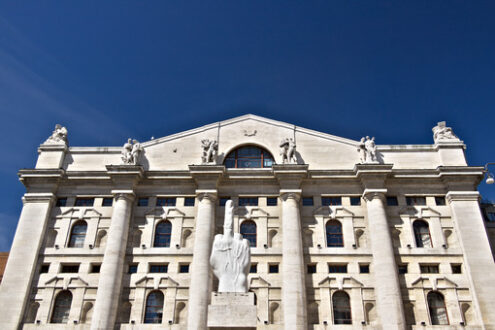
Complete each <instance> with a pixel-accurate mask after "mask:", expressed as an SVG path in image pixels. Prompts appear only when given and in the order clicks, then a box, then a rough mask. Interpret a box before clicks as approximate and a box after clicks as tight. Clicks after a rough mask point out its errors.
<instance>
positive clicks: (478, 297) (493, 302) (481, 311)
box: [447, 191, 495, 329]
mask: <svg viewBox="0 0 495 330" xmlns="http://www.w3.org/2000/svg"><path fill="white" fill-rule="evenodd" d="M447 201H448V202H449V204H450V208H451V210H452V217H453V220H454V221H453V222H454V226H455V231H456V234H457V237H458V240H459V245H460V246H461V249H462V252H463V254H464V269H465V271H466V274H467V276H468V278H469V282H470V287H471V296H472V297H473V303H474V307H475V311H476V314H477V318H478V321H479V322H480V323H481V324H483V325H484V327H483V328H484V329H494V328H495V313H493V306H495V294H494V292H495V283H494V281H493V274H495V264H494V263H493V257H492V254H491V250H490V243H489V241H488V238H487V235H486V229H485V226H484V223H483V216H482V213H481V210H480V207H479V202H478V201H479V193H478V192H477V191H450V192H449V193H448V194H447Z"/></svg>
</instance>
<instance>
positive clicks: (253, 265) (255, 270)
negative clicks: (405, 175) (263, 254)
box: [249, 264, 258, 274]
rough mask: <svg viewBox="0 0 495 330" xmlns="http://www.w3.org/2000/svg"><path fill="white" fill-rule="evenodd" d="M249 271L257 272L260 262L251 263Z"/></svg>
mask: <svg viewBox="0 0 495 330" xmlns="http://www.w3.org/2000/svg"><path fill="white" fill-rule="evenodd" d="M249 272H250V273H251V274H256V273H257V272H258V264H251V268H249Z"/></svg>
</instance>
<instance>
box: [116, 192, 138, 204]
mask: <svg viewBox="0 0 495 330" xmlns="http://www.w3.org/2000/svg"><path fill="white" fill-rule="evenodd" d="M112 195H113V198H115V200H116V201H118V200H119V199H126V200H128V201H129V202H133V201H134V198H136V194H135V193H134V191H132V190H112Z"/></svg>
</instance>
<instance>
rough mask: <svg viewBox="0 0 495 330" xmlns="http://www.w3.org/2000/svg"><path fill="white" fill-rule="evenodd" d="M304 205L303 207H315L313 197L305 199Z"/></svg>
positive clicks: (303, 200)
mask: <svg viewBox="0 0 495 330" xmlns="http://www.w3.org/2000/svg"><path fill="white" fill-rule="evenodd" d="M302 204H303V206H313V205H314V204H313V197H303V199H302Z"/></svg>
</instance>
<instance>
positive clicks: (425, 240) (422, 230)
mask: <svg viewBox="0 0 495 330" xmlns="http://www.w3.org/2000/svg"><path fill="white" fill-rule="evenodd" d="M413 229H414V238H415V240H416V246H417V247H421V248H422V247H432V244H431V236H430V228H429V226H428V223H427V222H426V221H423V220H416V221H414V223H413Z"/></svg>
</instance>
